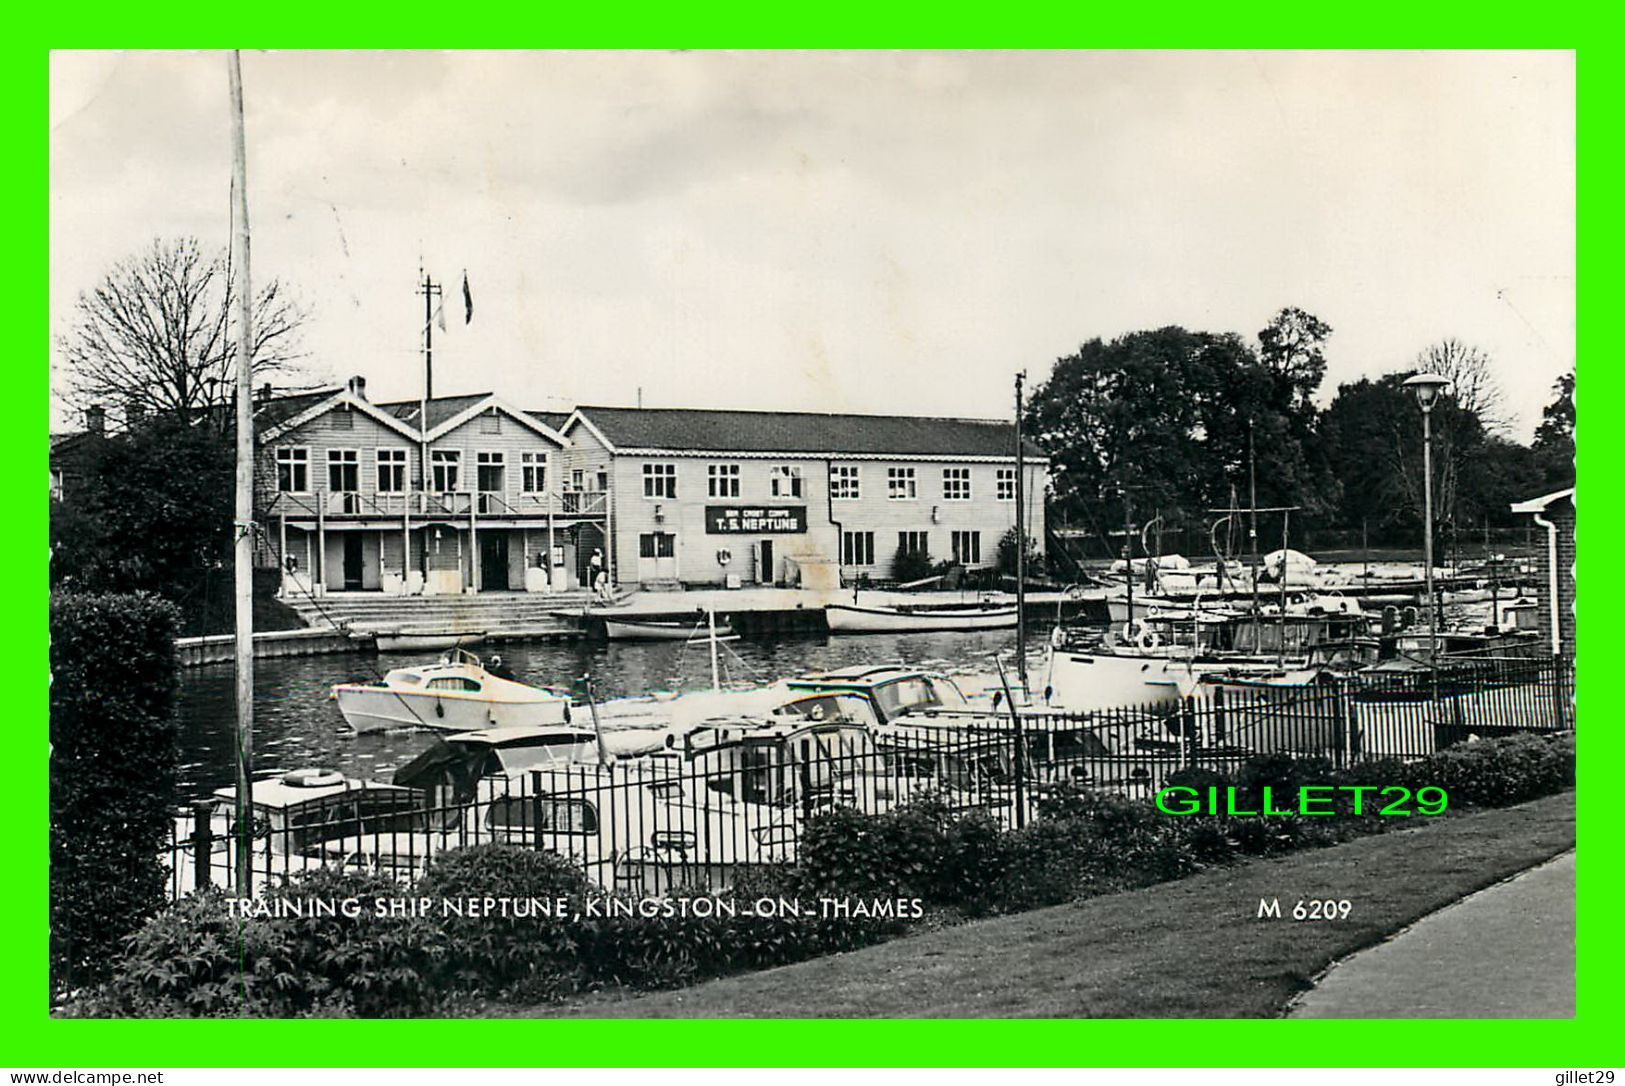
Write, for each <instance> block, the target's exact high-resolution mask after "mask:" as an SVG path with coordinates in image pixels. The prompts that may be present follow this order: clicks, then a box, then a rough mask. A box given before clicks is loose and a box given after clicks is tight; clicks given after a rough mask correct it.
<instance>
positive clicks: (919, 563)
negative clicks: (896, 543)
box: [891, 547, 935, 583]
mask: <svg viewBox="0 0 1625 1086" xmlns="http://www.w3.org/2000/svg"><path fill="white" fill-rule="evenodd" d="M934 568H935V567H934V566H933V565H932V563H931V555H930V554H929V553H928V552H927V551H925V550H924V549H923V548H921V549H919V550H910V549H909V548H907V547H898V548H897V554H896V556H895V557H893V558H892V563H891V576H892V580H894V581H901V582H905V583H906V582H908V581H919V580H924V579H925V578H926V577H929V576H931V573H932V571H933V569H934Z"/></svg>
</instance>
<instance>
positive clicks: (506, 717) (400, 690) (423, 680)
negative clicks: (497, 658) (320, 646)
mask: <svg viewBox="0 0 1625 1086" xmlns="http://www.w3.org/2000/svg"><path fill="white" fill-rule="evenodd" d="M333 698H334V700H336V701H337V702H338V706H339V712H341V713H343V714H344V719H345V720H346V721H347V722H348V723H349V725H350V727H352V728H354V729H355V730H356V731H357V732H375V731H385V730H388V729H392V728H430V729H434V730H437V731H474V730H477V729H480V728H499V727H509V726H514V725H522V724H565V723H568V722H569V719H570V699H569V698H567V697H565V696H564V695H563V694H560V693H557V692H556V691H553V690H544V689H541V688H538V687H534V686H526V685H525V684H524V683H518V682H513V681H512V680H509V679H501V678H498V677H497V676H495V675H492V674H491V673H490V672H488V671H486V670H485V668H484V667H482V666H480V661H479V659H478V658H477V657H475V656H474V655H473V654H472V653H467V652H456V653H454V654H452V655H451V656H450V657H449V658H447V659H444V660H441V661H440V662H439V663H433V664H423V665H419V666H415V667H397V668H391V669H390V670H389V671H388V672H387V673H386V674H385V675H384V678H383V681H382V682H379V683H339V684H337V685H335V686H334V687H333Z"/></svg>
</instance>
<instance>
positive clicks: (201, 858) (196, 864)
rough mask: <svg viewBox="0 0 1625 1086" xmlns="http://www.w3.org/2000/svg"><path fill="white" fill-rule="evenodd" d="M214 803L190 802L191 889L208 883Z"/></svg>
mask: <svg viewBox="0 0 1625 1086" xmlns="http://www.w3.org/2000/svg"><path fill="white" fill-rule="evenodd" d="M213 819H214V804H213V803H212V802H210V801H209V800H199V801H197V802H196V803H194V804H192V889H194V890H203V889H206V888H207V887H208V885H209V882H210V878H211V873H210V871H209V859H210V857H211V856H213V855H214V824H213Z"/></svg>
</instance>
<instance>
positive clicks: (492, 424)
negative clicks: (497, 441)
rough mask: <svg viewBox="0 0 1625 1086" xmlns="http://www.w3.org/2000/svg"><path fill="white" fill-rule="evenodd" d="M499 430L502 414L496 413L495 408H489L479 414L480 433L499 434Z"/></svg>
mask: <svg viewBox="0 0 1625 1086" xmlns="http://www.w3.org/2000/svg"><path fill="white" fill-rule="evenodd" d="M501 432H502V416H501V415H499V414H497V411H496V408H494V407H493V408H492V409H491V410H489V411H487V412H486V413H485V414H483V415H481V416H480V433H482V434H500V433H501Z"/></svg>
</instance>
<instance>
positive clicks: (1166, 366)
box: [1027, 310, 1333, 552]
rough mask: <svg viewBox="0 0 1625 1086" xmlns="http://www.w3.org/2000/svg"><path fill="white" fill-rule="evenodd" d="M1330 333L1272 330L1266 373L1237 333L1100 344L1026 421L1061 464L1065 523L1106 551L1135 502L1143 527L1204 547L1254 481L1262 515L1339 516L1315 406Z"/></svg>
mask: <svg viewBox="0 0 1625 1086" xmlns="http://www.w3.org/2000/svg"><path fill="white" fill-rule="evenodd" d="M1272 329H1274V331H1272ZM1330 331H1331V330H1330V328H1328V327H1327V326H1326V325H1325V324H1324V323H1322V322H1321V321H1319V320H1317V319H1316V318H1314V317H1312V316H1310V315H1309V314H1307V313H1304V312H1303V311H1301V310H1283V311H1282V314H1281V315H1278V317H1277V319H1276V322H1275V323H1273V324H1272V325H1271V328H1270V329H1266V330H1265V334H1266V335H1267V336H1268V337H1269V338H1270V342H1271V344H1272V346H1271V348H1270V349H1271V351H1272V352H1273V353H1272V355H1271V359H1272V361H1268V362H1266V361H1265V360H1263V359H1261V358H1260V357H1259V355H1258V354H1257V353H1256V352H1254V351H1253V349H1252V348H1251V347H1249V346H1248V345H1247V344H1246V342H1244V341H1243V339H1242V338H1241V337H1240V336H1239V335H1236V334H1234V333H1222V334H1220V333H1211V332H1190V331H1187V330H1186V329H1184V328H1179V327H1167V328H1159V329H1156V330H1154V331H1145V332H1132V333H1129V334H1128V335H1125V336H1121V337H1119V338H1117V339H1115V340H1112V341H1111V342H1110V343H1106V342H1103V341H1101V340H1099V339H1093V340H1090V341H1089V342H1087V343H1084V344H1083V345H1082V346H1080V347H1079V348H1078V351H1077V353H1075V354H1073V355H1070V356H1068V357H1065V358H1061V359H1058V360H1057V361H1056V363H1055V367H1054V369H1053V370H1052V371H1051V373H1050V377H1049V380H1048V381H1046V382H1044V383H1043V384H1041V385H1039V386H1038V387H1037V388H1036V389H1034V392H1033V397H1032V400H1031V402H1030V404H1029V407H1028V413H1027V424H1028V429H1029V432H1030V433H1032V434H1033V435H1034V438H1035V440H1037V441H1038V442H1039V443H1040V444H1041V445H1043V446H1044V448H1045V449H1046V450H1047V451H1048V452H1049V454H1050V469H1051V476H1052V486H1053V493H1054V508H1055V511H1056V514H1057V516H1058V518H1059V519H1060V520H1061V521H1063V522H1071V523H1081V524H1085V525H1088V526H1090V527H1091V528H1092V529H1093V530H1094V533H1095V534H1096V535H1097V536H1099V537H1100V538H1101V539H1103V540H1104V539H1106V537H1107V536H1108V535H1109V533H1110V532H1111V531H1113V530H1115V529H1116V528H1117V527H1118V526H1119V525H1121V524H1122V522H1123V519H1124V502H1125V501H1128V502H1129V503H1130V504H1132V506H1133V511H1134V516H1135V519H1136V520H1145V519H1147V518H1149V517H1150V516H1152V515H1153V514H1155V513H1161V514H1162V515H1163V516H1164V523H1165V524H1166V525H1167V526H1168V528H1169V529H1170V530H1175V531H1177V530H1179V529H1180V528H1187V529H1189V528H1198V529H1201V530H1202V534H1203V538H1205V534H1206V533H1205V529H1204V528H1202V526H1203V525H1205V523H1206V521H1207V520H1208V518H1209V514H1208V512H1207V510H1209V509H1211V508H1214V507H1216V506H1219V505H1226V504H1228V503H1229V501H1230V495H1231V492H1232V490H1234V491H1235V492H1237V493H1240V494H1246V493H1247V492H1248V481H1249V475H1250V474H1254V473H1255V474H1256V476H1257V480H1258V497H1259V500H1260V503H1261V504H1265V505H1271V504H1296V505H1304V506H1307V507H1309V508H1310V509H1311V510H1319V509H1321V508H1323V507H1325V506H1327V505H1329V504H1330V502H1331V499H1330V498H1329V497H1328V493H1329V492H1330V490H1331V488H1332V486H1333V484H1332V482H1331V479H1330V475H1329V473H1328V472H1327V471H1326V470H1325V469H1324V466H1323V465H1324V458H1323V457H1321V456H1320V455H1319V454H1318V452H1317V437H1316V433H1315V428H1316V414H1315V408H1314V405H1313V403H1312V402H1311V401H1310V396H1311V395H1312V393H1313V391H1314V389H1315V387H1316V385H1318V382H1319V379H1320V377H1319V374H1320V372H1321V371H1322V370H1323V368H1324V359H1323V358H1321V356H1320V344H1321V343H1322V342H1323V341H1324V339H1325V337H1326V336H1327V335H1329V334H1330ZM1317 359H1318V361H1317ZM1255 466H1256V472H1252V471H1250V469H1252V468H1254V467H1255ZM1107 549H1108V550H1111V551H1114V552H1115V551H1116V550H1117V545H1116V544H1108V546H1107Z"/></svg>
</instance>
